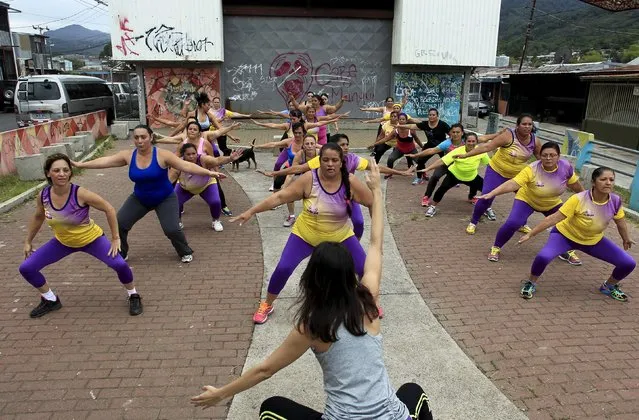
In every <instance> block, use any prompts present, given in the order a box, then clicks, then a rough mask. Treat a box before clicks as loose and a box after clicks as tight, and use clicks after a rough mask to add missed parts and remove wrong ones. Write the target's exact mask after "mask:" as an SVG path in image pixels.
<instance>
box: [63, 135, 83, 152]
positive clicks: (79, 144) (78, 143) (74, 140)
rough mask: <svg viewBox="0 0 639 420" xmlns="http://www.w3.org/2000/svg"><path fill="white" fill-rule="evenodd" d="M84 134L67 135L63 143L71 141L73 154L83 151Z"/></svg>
mask: <svg viewBox="0 0 639 420" xmlns="http://www.w3.org/2000/svg"><path fill="white" fill-rule="evenodd" d="M85 137H86V136H77V135H76V136H69V137H65V138H64V142H65V143H71V145H72V146H73V155H74V156H75V155H77V154H83V153H84V139H85Z"/></svg>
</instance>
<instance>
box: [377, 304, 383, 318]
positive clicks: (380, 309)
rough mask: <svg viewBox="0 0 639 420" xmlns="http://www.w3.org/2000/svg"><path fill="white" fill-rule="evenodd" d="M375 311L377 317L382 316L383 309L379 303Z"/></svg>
mask: <svg viewBox="0 0 639 420" xmlns="http://www.w3.org/2000/svg"><path fill="white" fill-rule="evenodd" d="M377 312H378V313H379V315H378V317H379V319H382V318H384V309H382V306H381V305H378V306H377Z"/></svg>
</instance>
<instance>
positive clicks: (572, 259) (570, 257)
mask: <svg viewBox="0 0 639 420" xmlns="http://www.w3.org/2000/svg"><path fill="white" fill-rule="evenodd" d="M559 259H560V260H563V261H566V262H567V263H568V264H570V265H581V259H579V257H578V256H577V253H576V252H575V251H573V250H570V251H568V252H564V253H563V254H561V255H559Z"/></svg>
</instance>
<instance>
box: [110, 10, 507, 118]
mask: <svg viewBox="0 0 639 420" xmlns="http://www.w3.org/2000/svg"><path fill="white" fill-rule="evenodd" d="M480 3H481V4H480ZM300 4H302V6H300V7H290V5H291V3H290V2H288V1H283V0H269V1H257V0H235V1H222V0H186V1H184V2H182V3H180V13H175V3H174V2H171V1H169V0H139V1H135V2H131V1H129V0H112V1H110V2H109V8H110V12H111V22H112V28H111V37H112V45H113V59H114V60H123V61H127V62H130V63H132V64H135V65H136V69H137V72H138V76H139V78H140V80H143V83H141V84H140V87H141V89H143V91H141V92H140V95H139V96H140V98H141V100H140V107H141V109H140V115H145V114H146V110H153V111H154V112H159V113H160V114H161V115H162V116H164V117H172V115H171V114H177V113H178V112H179V111H180V109H181V108H182V103H183V101H184V99H185V98H187V97H189V96H191V95H192V93H193V92H194V91H195V90H196V89H198V88H200V87H201V86H204V88H205V89H206V91H207V92H209V93H210V96H211V97H213V96H220V97H221V98H222V101H224V102H225V103H226V104H227V106H229V107H230V108H231V109H233V110H235V111H240V112H251V111H255V110H257V109H269V108H271V109H283V108H284V107H285V106H286V100H287V93H288V92H291V93H293V94H294V95H295V96H296V97H297V99H302V97H303V96H304V95H305V93H306V92H307V91H313V92H316V93H327V94H328V96H329V102H330V103H335V102H337V101H338V100H339V98H340V97H342V96H345V97H346V98H347V104H346V105H345V106H344V108H343V110H345V111H351V117H355V118H362V117H365V116H368V115H364V114H363V113H362V112H361V111H359V108H360V107H362V106H379V105H381V104H382V103H383V101H384V99H385V98H386V97H387V96H394V97H395V98H396V99H397V100H399V98H401V96H402V95H403V92H404V90H405V89H408V90H409V92H410V94H409V102H408V105H407V106H406V108H405V109H406V111H407V112H408V113H409V114H411V115H414V116H417V117H425V116H426V114H427V110H428V108H430V107H436V108H438V109H439V110H440V113H441V115H442V117H443V118H444V119H445V120H446V121H448V122H451V123H452V122H457V121H459V120H460V118H461V114H462V110H464V109H466V106H465V105H464V102H465V100H464V98H465V97H466V96H467V92H468V87H469V79H470V73H471V69H472V68H473V67H476V66H492V65H494V62H495V56H496V47H497V32H498V26H499V10H500V0H483V1H481V2H469V1H465V0H447V1H445V0H430V1H428V2H425V1H421V0H396V1H395V2H389V1H378V0H372V1H368V2H366V3H365V4H364V5H356V4H355V3H350V2H349V3H348V4H347V3H346V2H339V1H333V0H330V1H329V0H323V1H319V0H309V1H306V2H302V3H300ZM356 8H357V9H356ZM149 11H153V12H152V13H150V12H149Z"/></svg>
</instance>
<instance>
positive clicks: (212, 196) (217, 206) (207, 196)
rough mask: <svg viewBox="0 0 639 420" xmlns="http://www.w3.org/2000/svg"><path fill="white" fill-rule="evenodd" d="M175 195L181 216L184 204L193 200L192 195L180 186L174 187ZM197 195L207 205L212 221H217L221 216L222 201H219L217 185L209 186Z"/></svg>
mask: <svg viewBox="0 0 639 420" xmlns="http://www.w3.org/2000/svg"><path fill="white" fill-rule="evenodd" d="M175 194H176V195H177V199H178V206H179V208H180V214H182V210H184V203H186V202H187V201H189V200H190V199H191V198H193V194H192V193H190V192H188V191H187V190H185V189H184V188H182V186H181V185H180V184H176V185H175ZM199 195H200V197H202V199H203V200H204V201H206V204H208V205H209V210H210V211H211V217H212V218H213V220H217V219H219V218H220V214H222V201H221V200H220V191H219V190H218V188H217V184H211V185H209V186H208V187H206V189H205V190H204V191H202V192H201V193H200V194H199Z"/></svg>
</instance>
